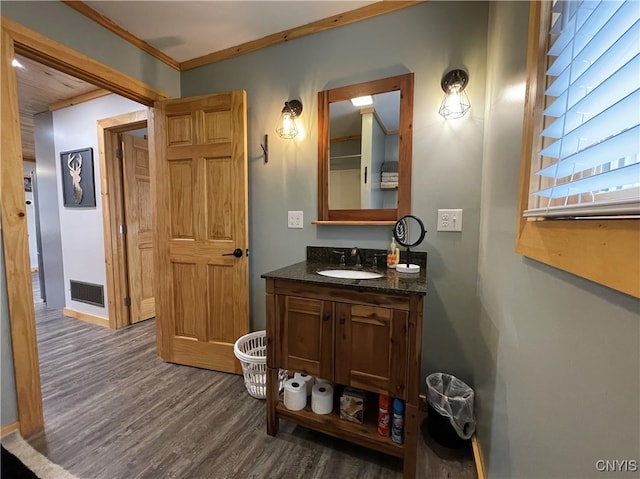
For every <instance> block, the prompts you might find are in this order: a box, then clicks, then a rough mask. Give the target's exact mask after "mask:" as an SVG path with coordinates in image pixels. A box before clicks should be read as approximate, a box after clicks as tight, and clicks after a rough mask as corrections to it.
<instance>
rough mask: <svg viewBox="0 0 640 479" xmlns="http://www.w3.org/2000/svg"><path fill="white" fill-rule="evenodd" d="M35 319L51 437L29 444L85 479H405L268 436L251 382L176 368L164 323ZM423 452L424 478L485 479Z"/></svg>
mask: <svg viewBox="0 0 640 479" xmlns="http://www.w3.org/2000/svg"><path fill="white" fill-rule="evenodd" d="M36 316H37V334H38V346H39V354H40V364H41V376H42V393H43V402H44V413H45V432H44V433H42V434H40V435H38V436H36V437H34V438H31V440H30V441H29V442H30V443H31V444H32V445H33V446H34V447H35V448H36V449H38V450H39V451H40V452H41V453H43V454H45V455H46V456H47V457H48V458H49V459H51V460H52V461H54V462H56V463H57V464H60V465H61V466H63V467H64V468H65V469H67V470H69V471H70V472H71V473H73V474H75V475H77V476H78V477H79V478H81V479H120V478H122V479H133V478H148V479H164V478H180V479H201V478H202V479H204V478H216V479H217V478H220V479H227V478H274V479H275V478H287V479H289V478H305V479H306V478H312V479H316V478H317V479H320V478H329V477H340V478H349V479H351V478H366V479H371V478H401V477H402V463H401V462H400V461H399V460H397V459H395V458H392V457H388V456H386V455H383V454H379V453H376V452H373V451H370V450H367V449H364V448H361V447H358V446H354V445H352V444H350V443H348V442H345V441H340V440H336V439H333V438H331V437H328V436H325V435H323V434H321V433H316V432H313V431H310V430H307V429H304V428H302V427H296V426H294V425H292V424H289V423H286V422H282V423H281V427H280V433H279V434H278V435H277V436H276V437H270V436H267V434H266V427H265V403H264V401H260V400H257V399H254V398H252V397H250V396H249V395H248V394H247V392H246V389H245V387H244V384H243V381H242V377H241V376H235V375H230V374H225V373H217V372H212V371H207V370H203V369H197V368H191V367H186V366H179V365H175V364H169V363H165V362H164V361H163V360H161V359H160V358H159V357H158V356H157V355H156V353H155V325H154V320H148V321H145V322H143V323H139V324H137V325H135V326H133V327H130V328H127V329H123V330H117V331H114V330H111V329H106V328H103V327H100V326H96V325H92V324H87V323H84V322H81V321H78V320H75V319H71V318H67V317H64V316H62V314H61V312H60V311H52V310H48V309H47V308H46V305H45V304H44V303H41V304H36ZM420 443H421V444H420V449H419V460H418V473H417V477H418V478H441V477H451V478H464V479H467V478H468V479H471V478H474V477H475V472H474V471H475V470H474V465H473V460H472V459H471V456H470V452H469V451H468V450H466V449H464V450H460V451H455V452H450V451H440V452H439V453H441V455H443V454H442V452H447V453H448V456H447V457H444V458H443V457H439V456H438V455H437V454H436V453H435V452H434V451H436V452H438V451H437V449H436V448H435V447H431V448H430V447H428V446H427V445H426V444H425V443H424V441H423V439H422V438H421V440H420ZM432 446H433V445H432Z"/></svg>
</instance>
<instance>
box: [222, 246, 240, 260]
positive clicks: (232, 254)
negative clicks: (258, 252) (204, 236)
mask: <svg viewBox="0 0 640 479" xmlns="http://www.w3.org/2000/svg"><path fill="white" fill-rule="evenodd" d="M222 256H235V257H236V258H242V250H241V249H240V248H236V249H234V250H233V253H226V254H223V255H222Z"/></svg>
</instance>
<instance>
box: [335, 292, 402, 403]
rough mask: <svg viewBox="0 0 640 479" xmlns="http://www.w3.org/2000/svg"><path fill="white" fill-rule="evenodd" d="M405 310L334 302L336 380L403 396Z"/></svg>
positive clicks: (370, 389)
mask: <svg viewBox="0 0 640 479" xmlns="http://www.w3.org/2000/svg"><path fill="white" fill-rule="evenodd" d="M408 317H409V315H408V313H407V312H406V311H396V310H392V309H385V308H376V307H370V306H358V305H350V304H342V303H339V304H336V363H335V375H336V382H338V383H340V384H347V385H350V386H353V387H357V388H363V389H367V390H369V391H374V392H379V393H388V394H390V395H392V396H393V397H399V398H403V399H405V398H406V397H405V396H406V390H405V374H406V369H405V368H406V361H407V321H408Z"/></svg>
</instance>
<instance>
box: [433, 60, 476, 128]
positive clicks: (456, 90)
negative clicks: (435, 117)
mask: <svg viewBox="0 0 640 479" xmlns="http://www.w3.org/2000/svg"><path fill="white" fill-rule="evenodd" d="M468 82H469V74H468V73H467V72H465V71H464V70H451V71H450V72H449V73H447V74H446V75H445V76H444V78H443V79H442V82H440V86H441V87H442V89H443V90H444V98H443V99H442V103H441V104H440V109H439V110H438V113H440V114H441V115H442V116H443V117H444V118H445V119H447V120H453V119H456V118H462V117H463V116H464V115H465V114H466V113H467V112H468V111H469V109H470V108H471V102H470V101H469V97H468V96H467V93H466V92H465V91H464V89H465V87H466V86H467V83H468Z"/></svg>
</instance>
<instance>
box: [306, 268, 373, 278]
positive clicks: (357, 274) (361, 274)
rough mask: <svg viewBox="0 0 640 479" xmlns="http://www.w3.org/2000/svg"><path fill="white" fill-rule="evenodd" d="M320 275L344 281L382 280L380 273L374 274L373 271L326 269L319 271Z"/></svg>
mask: <svg viewBox="0 0 640 479" xmlns="http://www.w3.org/2000/svg"><path fill="white" fill-rule="evenodd" d="M318 274H320V275H322V276H329V277H331V278H342V279H376V278H382V275H381V274H380V273H374V272H373V271H359V270H355V269H325V270H323V271H318Z"/></svg>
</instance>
